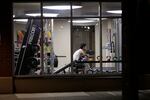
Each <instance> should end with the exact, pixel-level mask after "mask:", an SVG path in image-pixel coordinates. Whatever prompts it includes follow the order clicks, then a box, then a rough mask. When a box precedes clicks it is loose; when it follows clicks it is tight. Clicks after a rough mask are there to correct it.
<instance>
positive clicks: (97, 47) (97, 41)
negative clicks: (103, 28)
mask: <svg viewBox="0 0 150 100" xmlns="http://www.w3.org/2000/svg"><path fill="white" fill-rule="evenodd" d="M97 56H100V25H99V23H97V24H96V25H95V60H97ZM95 66H96V67H100V64H99V63H96V64H95Z"/></svg>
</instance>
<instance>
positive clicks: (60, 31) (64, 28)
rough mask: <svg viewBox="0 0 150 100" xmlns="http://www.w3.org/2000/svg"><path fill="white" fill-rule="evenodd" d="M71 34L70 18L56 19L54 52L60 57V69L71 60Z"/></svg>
mask: <svg viewBox="0 0 150 100" xmlns="http://www.w3.org/2000/svg"><path fill="white" fill-rule="evenodd" d="M70 38H71V35H70V23H69V22H68V20H65V19H63V20H58V19H57V20H54V29H53V43H54V44H53V45H54V52H55V54H56V55H57V56H66V57H58V69H59V68H61V67H63V66H64V65H66V64H69V63H70V62H71V49H70V48H71V47H70V45H71V41H70V40H71V39H70Z"/></svg>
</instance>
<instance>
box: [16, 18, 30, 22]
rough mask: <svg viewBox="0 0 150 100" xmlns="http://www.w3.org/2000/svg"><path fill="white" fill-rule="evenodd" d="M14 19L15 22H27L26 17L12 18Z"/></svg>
mask: <svg viewBox="0 0 150 100" xmlns="http://www.w3.org/2000/svg"><path fill="white" fill-rule="evenodd" d="M14 21H16V22H27V21H28V19H14Z"/></svg>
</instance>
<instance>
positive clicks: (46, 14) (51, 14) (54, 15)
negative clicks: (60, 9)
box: [43, 13, 58, 17]
mask: <svg viewBox="0 0 150 100" xmlns="http://www.w3.org/2000/svg"><path fill="white" fill-rule="evenodd" d="M43 16H44V17H57V16H58V14H54V13H44V14H43Z"/></svg>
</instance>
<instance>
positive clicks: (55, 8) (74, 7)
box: [43, 5, 82, 10]
mask: <svg viewBox="0 0 150 100" xmlns="http://www.w3.org/2000/svg"><path fill="white" fill-rule="evenodd" d="M43 8H44V9H52V10H69V9H70V8H71V6H69V5H58V6H44V7H43ZM79 8H82V6H72V9H79Z"/></svg>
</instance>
